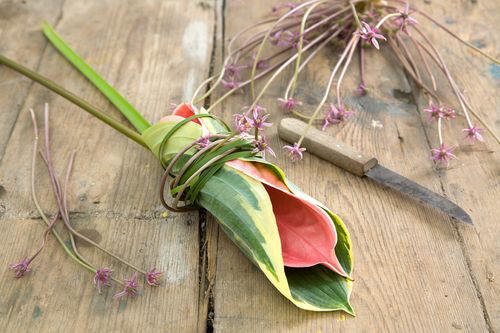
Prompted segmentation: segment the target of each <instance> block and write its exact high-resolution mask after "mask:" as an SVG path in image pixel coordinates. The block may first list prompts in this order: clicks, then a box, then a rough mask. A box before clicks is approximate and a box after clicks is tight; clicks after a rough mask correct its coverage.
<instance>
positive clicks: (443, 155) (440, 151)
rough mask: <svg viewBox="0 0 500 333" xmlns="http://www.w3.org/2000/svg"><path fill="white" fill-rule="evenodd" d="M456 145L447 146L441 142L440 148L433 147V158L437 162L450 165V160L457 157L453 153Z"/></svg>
mask: <svg viewBox="0 0 500 333" xmlns="http://www.w3.org/2000/svg"><path fill="white" fill-rule="evenodd" d="M455 148H456V147H446V146H445V145H444V144H441V145H440V146H439V147H438V148H433V149H431V153H432V156H431V159H432V160H433V161H434V162H436V163H441V164H443V165H444V166H446V167H448V165H449V164H450V160H451V159H452V158H457V157H456V156H455V155H453V150H454V149H455Z"/></svg>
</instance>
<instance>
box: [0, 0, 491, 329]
mask: <svg viewBox="0 0 500 333" xmlns="http://www.w3.org/2000/svg"><path fill="white" fill-rule="evenodd" d="M415 2H416V3H417V5H418V6H420V8H423V9H425V10H426V11H427V12H429V13H431V14H432V15H433V16H435V17H436V18H438V19H439V20H440V21H441V22H445V23H446V26H447V27H449V28H450V29H452V30H454V31H456V32H458V34H459V35H460V36H462V37H463V38H464V39H465V40H467V41H470V42H472V43H474V44H475V45H477V46H479V47H480V48H482V49H483V50H485V51H487V52H489V53H492V54H493V55H495V56H496V57H497V58H498V55H499V54H498V45H500V35H499V34H498V33H497V29H496V27H498V21H499V19H500V6H499V4H498V2H495V1H460V2H457V1H453V0H442V1H432V3H431V1H423V0H420V1H415ZM269 8H270V4H267V1H261V2H254V3H253V4H251V2H249V1H243V0H231V1H223V0H218V1H211V0H198V1H195V0H191V1H181V0H179V1H161V0H157V1H156V0H149V1H119V0H106V1H102V0H99V1H97V0H95V1H86V2H82V1H66V2H65V1H63V0H52V1H29V0H22V1H17V0H2V1H0V37H1V39H0V40H1V43H0V53H1V54H4V55H6V56H8V57H12V58H14V59H16V60H18V61H19V62H21V63H23V64H25V65H26V66H28V67H30V68H34V69H36V70H37V71H40V72H41V73H43V74H44V75H47V76H48V77H51V78H52V79H54V80H56V81H57V82H59V83H60V84H62V85H63V86H64V87H66V88H68V89H69V90H71V91H73V92H76V93H77V94H78V95H80V96H82V97H83V98H85V99H87V100H90V101H92V102H93V103H94V104H95V105H97V106H99V107H101V108H103V109H105V110H106V111H107V112H108V113H109V114H110V115H112V116H113V117H115V118H120V116H119V115H118V113H117V111H116V110H114V109H113V107H112V106H111V105H110V104H109V103H108V102H106V100H105V99H104V98H103V97H102V96H101V95H100V93H99V92H98V91H97V90H96V89H94V88H93V87H92V86H91V85H90V84H89V82H87V81H86V80H85V79H84V78H82V76H81V75H80V74H79V73H78V72H77V71H76V70H75V69H73V68H72V67H71V66H70V65H69V64H67V63H66V62H65V61H64V60H63V58H62V57H61V56H60V55H59V54H58V53H57V52H56V51H55V49H54V48H53V47H51V46H50V45H48V43H47V41H46V39H45V38H44V37H43V36H42V34H41V32H40V22H41V21H42V20H47V21H48V22H49V23H51V24H52V25H53V26H55V28H56V30H57V31H58V32H59V33H61V34H62V35H63V36H64V38H65V39H66V40H67V41H68V42H69V44H70V45H72V46H73V47H74V48H75V49H76V50H77V52H78V53H80V54H81V55H82V56H83V58H85V59H86V60H87V61H88V63H89V64H90V65H91V66H93V67H94V68H95V69H96V70H97V71H98V72H99V73H101V74H102V76H103V77H104V78H106V79H107V80H108V81H109V82H110V83H111V84H112V85H114V86H115V87H116V88H117V90H119V91H120V92H121V93H123V95H124V96H126V98H128V99H129V100H130V101H131V103H132V104H133V105H135V106H136V107H137V108H138V109H139V110H140V111H141V112H143V114H144V115H145V116H146V118H148V119H149V120H151V121H157V120H158V119H159V118H160V117H161V116H163V115H165V114H166V113H167V112H168V111H167V110H168V109H169V104H170V103H172V102H174V103H179V102H182V101H186V100H187V99H188V98H190V97H191V94H192V93H193V90H194V89H195V87H197V86H198V84H199V83H200V82H201V81H203V80H204V79H205V78H206V77H207V76H208V75H209V72H211V68H212V65H215V66H218V65H219V64H220V62H221V58H222V55H223V53H224V40H225V39H227V38H228V37H229V36H231V35H233V34H234V33H235V32H236V31H238V30H239V29H241V28H242V27H244V26H246V25H248V24H249V23H250V22H252V20H253V19H256V18H258V17H261V16H263V15H265V14H267V13H268V10H269ZM427 27H428V28H427V30H428V31H429V33H430V34H431V36H432V39H433V40H434V41H435V42H436V43H437V44H438V46H439V47H440V49H441V50H442V52H443V53H444V54H445V58H446V60H447V62H448V63H449V66H450V68H451V70H452V72H454V73H458V75H456V77H457V79H458V82H459V84H460V85H461V86H462V87H463V88H464V89H465V91H466V92H467V94H468V96H469V97H470V99H471V101H472V104H473V105H475V106H476V107H477V108H478V110H479V111H480V113H481V115H482V117H484V119H486V120H487V121H488V122H489V123H490V124H492V125H493V126H494V128H496V130H497V133H498V130H499V128H500V116H499V103H498V102H499V97H498V96H499V95H498V86H499V84H500V81H499V80H500V78H499V67H498V66H496V65H493V64H491V62H489V61H487V60H485V59H484V58H480V57H479V56H477V55H476V54H474V53H472V52H471V51H470V50H469V49H467V48H465V47H464V46H462V45H461V44H459V43H457V42H456V41H454V40H452V39H451V38H449V36H447V35H446V34H444V33H443V32H441V31H440V30H438V29H437V28H435V27H432V26H430V25H428V26H427ZM429 27H430V28H429ZM370 52H372V53H376V52H373V51H370ZM332 62H333V57H331V53H330V51H329V52H325V53H324V54H323V55H322V56H321V57H320V58H318V60H316V61H315V64H314V65H312V66H310V67H309V69H308V70H307V73H305V74H304V75H303V76H302V80H303V83H302V84H301V85H300V88H299V93H300V94H301V96H303V97H304V98H305V99H306V101H307V102H308V105H313V104H314V103H315V102H317V100H318V96H319V94H320V92H319V91H321V89H322V87H323V86H324V82H325V79H326V75H328V71H327V68H328V67H329V66H331V65H332ZM394 63H395V60H394V59H393V58H391V56H390V53H389V52H388V50H383V51H382V52H380V53H377V54H374V55H373V56H370V58H369V63H368V68H367V70H368V85H369V88H370V95H369V96H368V97H364V98H354V97H351V99H350V101H351V103H352V105H355V106H356V109H357V113H356V116H355V117H354V118H353V119H352V121H349V122H347V123H346V124H345V126H343V127H342V128H341V129H339V128H338V127H335V128H331V129H329V133H330V134H331V135H335V136H336V137H337V138H338V139H339V140H343V141H345V142H346V143H349V144H351V145H352V146H354V147H356V148H358V149H362V150H363V151H364V152H366V153H372V154H375V155H376V156H377V157H378V158H379V160H380V161H381V162H382V163H383V164H384V165H385V166H387V167H389V168H391V169H393V170H395V171H397V172H399V173H401V174H403V175H405V176H407V177H409V178H411V179H414V180H415V181H417V182H419V183H420V184H422V185H424V186H427V187H428V188H430V189H432V190H434V191H436V192H438V193H441V194H443V195H445V196H447V197H449V198H450V199H451V200H453V201H455V202H456V203H458V204H459V205H460V206H462V207H463V208H464V209H465V210H466V211H467V212H469V213H470V215H471V216H472V219H473V220H474V223H475V224H474V226H473V227H469V226H463V225H459V224H456V223H454V222H452V221H451V220H450V219H449V218H447V217H446V216H444V215H442V214H440V213H438V212H436V211H434V210H431V209H428V208H425V207H423V206H421V205H418V204H416V203H414V202H412V201H411V200H408V199H407V198H405V197H402V196H400V195H399V194H398V193H395V192H393V191H391V190H387V189H384V188H382V187H380V186H378V185H376V184H375V183H373V182H370V181H367V180H364V179H359V178H356V177H354V176H352V175H350V174H348V173H346V172H344V171H342V170H340V169H338V168H336V167H334V166H332V165H331V164H329V163H327V162H325V161H322V160H319V159H318V158H316V157H314V156H311V155H308V154H306V156H305V159H304V160H303V161H302V162H301V163H298V164H296V165H292V164H291V163H290V162H289V161H288V160H287V158H286V157H285V156H284V153H283V152H282V151H281V149H280V147H281V145H282V144H283V142H280V140H279V139H278V137H277V135H276V129H275V127H274V128H273V129H272V130H271V131H272V132H271V143H272V147H273V148H274V149H275V150H276V152H277V154H278V158H277V162H278V164H280V165H281V166H283V167H284V168H285V169H286V170H287V173H288V176H289V177H290V178H291V179H292V180H293V181H294V182H295V183H298V185H300V186H301V187H302V188H303V189H304V190H305V191H306V192H308V193H309V194H312V195H313V196H314V197H316V198H318V199H319V200H321V201H323V202H324V203H325V204H327V205H328V206H329V207H331V208H332V209H333V210H334V211H335V212H337V213H338V214H339V215H341V216H342V217H343V219H344V221H345V222H346V224H347V226H348V228H349V230H350V232H351V236H352V240H353V243H354V256H355V258H354V259H355V271H354V278H355V284H354V290H353V294H352V304H353V306H354V308H355V310H356V313H357V317H350V316H346V315H343V314H341V313H314V312H307V311H302V310H299V309H298V308H296V307H294V306H293V305H292V304H291V303H290V302H288V301H287V300H286V299H285V298H283V297H282V296H281V295H280V294H279V293H278V292H277V291H276V290H275V289H274V288H273V287H272V286H271V284H270V283H268V282H267V280H266V279H265V277H264V275H263V274H262V273H260V272H259V271H258V270H257V269H256V268H255V267H253V266H252V264H251V263H250V262H249V261H248V260H247V259H246V258H245V257H244V255H243V254H242V253H241V252H240V251H239V250H238V249H237V248H236V247H235V246H234V245H233V244H232V243H231V242H230V241H229V240H228V238H227V237H226V236H225V234H224V233H223V232H221V230H220V229H219V228H218V227H217V223H216V222H215V221H214V219H213V218H211V217H210V216H207V215H206V214H205V213H204V212H195V213H189V214H170V215H168V216H167V217H165V215H164V214H163V212H164V210H163V209H162V207H161V205H160V202H159V200H158V198H157V186H158V183H159V180H160V177H161V168H160V166H159V165H158V163H157V162H156V161H155V159H154V158H153V157H152V156H151V155H150V154H149V153H148V152H147V151H146V150H144V149H142V148H141V147H139V146H138V145H136V144H135V143H134V142H132V141H130V140H128V139H126V138H124V137H122V136H121V135H119V134H117V133H115V132H114V131H112V130H110V129H109V128H108V127H106V126H105V125H103V124H101V123H100V122H99V121H97V120H96V119H92V118H91V117H90V116H89V115H87V114H86V113H85V112H82V111H81V110H79V109H78V108H77V107H76V106H74V105H72V104H70V103H69V102H67V101H65V100H64V99H62V98H61V97H58V96H56V95H55V94H53V93H50V92H48V91H47V90H46V89H44V88H42V87H41V86H39V85H37V84H33V83H32V82H30V81H29V80H27V79H25V78H23V77H21V76H20V75H18V74H16V73H14V72H13V71H11V70H8V69H6V68H5V67H0V110H1V112H0V234H1V235H2V237H3V238H2V241H1V242H0V267H2V269H0V327H2V328H3V329H2V331H4V332H18V331H31V332H33V331H41V332H48V331H92V332H94V331H100V332H118V331H119V332H135V331H146V332H151V331H153V330H155V331H160V332H194V331H201V332H202V331H206V330H208V331H210V330H212V328H213V329H215V331H217V332H332V331H343V332H344V331H352V332H362V331H366V332H373V331H395V332H406V331H425V332H429V331H435V332H455V331H460V330H463V331H471V332H481V331H498V330H500V287H499V280H500V278H499V277H500V241H499V236H500V223H499V222H500V218H499V217H498V203H499V200H500V186H499V174H500V169H499V163H498V146H497V145H496V144H495V143H494V142H493V140H492V139H491V138H489V137H488V142H487V143H486V144H478V145H474V146H471V145H467V144H464V143H463V141H462V140H461V136H462V134H461V133H460V129H461V128H463V127H464V124H465V121H464V119H463V117H462V116H460V117H458V120H457V121H455V122H454V123H453V124H452V125H451V129H448V133H450V134H449V136H448V138H449V140H450V141H451V142H457V143H458V142H460V148H459V149H458V152H457V153H458V160H457V161H454V162H453V166H452V167H450V168H449V169H448V170H442V169H436V168H435V167H434V165H433V163H432V162H431V161H430V160H429V158H428V155H429V149H430V148H431V147H435V146H437V135H436V128H435V124H429V123H427V121H426V119H425V116H424V115H423V114H422V112H421V111H422V108H423V107H424V106H425V103H424V101H423V99H422V98H421V96H420V95H419V94H413V93H411V90H410V83H409V81H407V79H406V76H405V74H404V73H403V72H402V71H401V70H400V69H399V68H398V67H397V66H394ZM356 77H357V72H356V71H355V70H354V69H352V70H351V74H350V75H349V74H348V80H347V81H348V82H347V88H346V90H345V91H346V94H348V95H352V94H351V91H352V90H349V89H348V87H354V86H355V84H356ZM278 81H279V82H277V84H276V85H274V87H273V88H271V90H270V92H269V94H268V97H267V98H266V100H265V101H264V105H267V106H268V107H269V110H270V111H271V112H272V119H273V121H274V122H275V123H277V122H278V121H279V119H280V118H281V117H282V113H281V111H280V110H278V109H277V108H276V107H275V105H276V103H275V100H276V98H277V97H279V96H280V92H281V91H282V87H283V85H284V83H285V81H284V79H282V80H281V81H280V80H278ZM438 84H439V85H440V86H444V85H445V84H446V82H445V81H444V79H443V78H442V77H441V78H440V79H439V82H438ZM320 88H321V89H320ZM306 96H308V97H307V98H306ZM446 97H447V100H448V101H452V103H453V105H456V103H455V102H454V100H453V98H452V96H451V94H448V95H447V96H446ZM45 102H48V103H49V104H50V107H51V110H52V113H51V115H52V123H51V125H52V127H51V128H52V133H53V140H52V147H53V154H54V160H55V167H56V169H57V170H58V171H59V172H62V170H63V168H64V166H65V164H66V161H67V158H68V156H69V153H70V152H71V151H72V150H76V151H77V157H76V164H75V169H74V174H73V176H72V182H71V186H70V189H71V194H70V197H69V202H70V207H71V218H72V222H73V223H74V225H75V227H76V228H77V229H78V230H80V231H81V232H82V233H84V234H86V235H88V236H89V237H91V238H92V239H94V240H95V241H97V242H99V243H100V244H101V245H103V246H105V247H107V248H109V249H111V250H113V251H115V252H118V253H122V254H123V255H124V256H125V257H127V258H130V260H131V261H133V262H134V263H136V264H137V265H140V266H143V267H145V268H149V267H153V266H155V265H156V266H157V267H158V268H159V269H160V270H162V271H165V272H166V278H165V282H164V284H163V285H162V286H161V287H160V288H158V289H151V288H145V289H144V290H143V292H142V295H141V296H140V297H137V298H136V299H133V300H127V301H122V302H120V303H118V302H117V301H115V300H113V297H112V295H113V291H114V290H112V289H105V292H104V293H103V294H101V295H99V294H97V293H96V290H95V288H94V286H93V285H92V283H91V280H92V276H91V274H89V273H88V272H87V271H84V270H83V269H81V268H80V267H78V266H77V265H76V264H74V262H72V261H71V260H69V259H68V258H67V257H66V255H65V253H64V252H63V251H62V249H61V248H60V246H59V245H58V244H57V243H56V241H55V240H54V239H53V238H52V237H50V240H49V245H48V248H47V249H46V250H45V251H44V253H42V255H41V257H40V258H39V259H37V260H36V262H34V264H33V271H32V272H31V273H29V274H28V276H26V277H25V278H23V279H19V280H15V279H13V278H12V272H10V271H8V270H7V266H8V264H10V263H12V262H15V261H18V260H19V259H21V258H22V257H23V256H26V255H29V253H31V251H33V250H34V249H35V248H36V246H38V242H39V240H40V237H41V234H42V230H43V229H42V227H41V225H40V221H39V220H40V217H39V216H38V214H37V213H36V210H35V208H34V205H33V203H32V201H31V199H30V178H29V174H30V158H31V152H32V145H31V144H32V139H33V134H32V128H31V122H30V118H29V113H28V109H29V108H34V109H35V110H36V112H37V117H38V119H39V121H40V122H41V120H42V108H43V105H44V103H45ZM248 102H249V97H248V96H247V95H246V94H243V95H240V96H237V97H236V98H233V99H230V100H229V101H228V102H226V103H224V104H223V105H222V106H221V107H220V108H218V109H217V112H216V114H217V115H219V116H222V117H225V118H226V119H229V118H230V115H231V113H233V112H237V111H239V110H240V108H241V107H242V106H243V105H247V104H248ZM311 107H312V106H311ZM120 119H122V121H123V122H124V123H125V120H124V119H123V118H120ZM36 188H37V191H38V194H39V196H40V198H42V199H43V200H42V206H43V208H44V210H46V211H47V212H48V213H51V214H52V213H53V212H54V211H55V202H54V199H53V197H52V193H51V191H50V190H49V182H48V178H47V175H46V171H45V170H44V168H43V167H42V165H41V163H40V161H39V168H38V170H37V181H36ZM79 245H80V247H81V248H82V252H83V253H84V254H85V255H86V256H87V257H88V258H89V259H90V260H91V261H92V262H94V263H95V264H96V265H110V266H112V267H113V268H115V269H116V271H117V273H118V274H119V275H120V276H124V277H126V276H128V275H129V274H130V271H127V270H126V269H124V268H123V266H120V265H119V264H118V263H117V262H115V261H109V259H108V258H106V257H104V256H103V255H102V253H100V252H99V251H97V250H95V249H93V248H90V247H89V246H88V244H85V243H81V242H80V243H79Z"/></svg>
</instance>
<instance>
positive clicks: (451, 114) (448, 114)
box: [441, 108, 457, 120]
mask: <svg viewBox="0 0 500 333" xmlns="http://www.w3.org/2000/svg"><path fill="white" fill-rule="evenodd" d="M441 112H442V113H443V118H444V119H448V120H451V119H455V118H456V117H457V113H456V112H455V110H453V109H452V108H442V109H441Z"/></svg>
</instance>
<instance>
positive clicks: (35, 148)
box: [30, 110, 96, 273]
mask: <svg viewBox="0 0 500 333" xmlns="http://www.w3.org/2000/svg"><path fill="white" fill-rule="evenodd" d="M30 113H31V120H32V122H33V130H34V133H35V138H34V140H33V155H32V159H31V198H32V200H33V203H34V204H35V207H36V209H37V211H38V214H40V216H41V218H42V220H43V222H44V223H45V224H46V225H47V227H49V226H50V225H51V223H50V221H49V219H48V218H47V216H46V215H45V213H44V212H43V210H42V207H41V206H40V204H39V202H38V198H37V196H36V190H35V170H36V155H37V151H38V126H37V123H36V118H35V114H34V112H33V110H30ZM51 231H52V234H53V235H54V236H55V237H56V239H57V241H58V242H59V244H60V245H61V246H62V248H63V249H64V251H65V252H66V254H67V255H68V256H69V257H70V258H71V259H73V260H74V261H76V262H77V263H78V264H80V265H81V266H82V267H84V268H85V269H87V270H89V271H90V272H93V273H95V272H96V269H95V268H94V267H92V266H89V265H87V264H86V263H84V262H82V261H81V260H79V259H78V258H77V257H76V256H75V255H74V254H73V253H72V252H71V250H70V249H69V248H68V246H66V244H65V243H64V241H63V240H62V238H61V236H60V235H59V233H58V232H57V231H56V230H55V229H51Z"/></svg>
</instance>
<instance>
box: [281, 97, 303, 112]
mask: <svg viewBox="0 0 500 333" xmlns="http://www.w3.org/2000/svg"><path fill="white" fill-rule="evenodd" d="M278 102H279V104H280V106H281V107H282V108H283V109H285V110H286V111H288V112H290V111H292V110H293V109H295V107H296V106H301V105H302V102H301V101H297V100H295V99H293V98H292V97H289V98H288V99H284V98H278Z"/></svg>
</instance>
